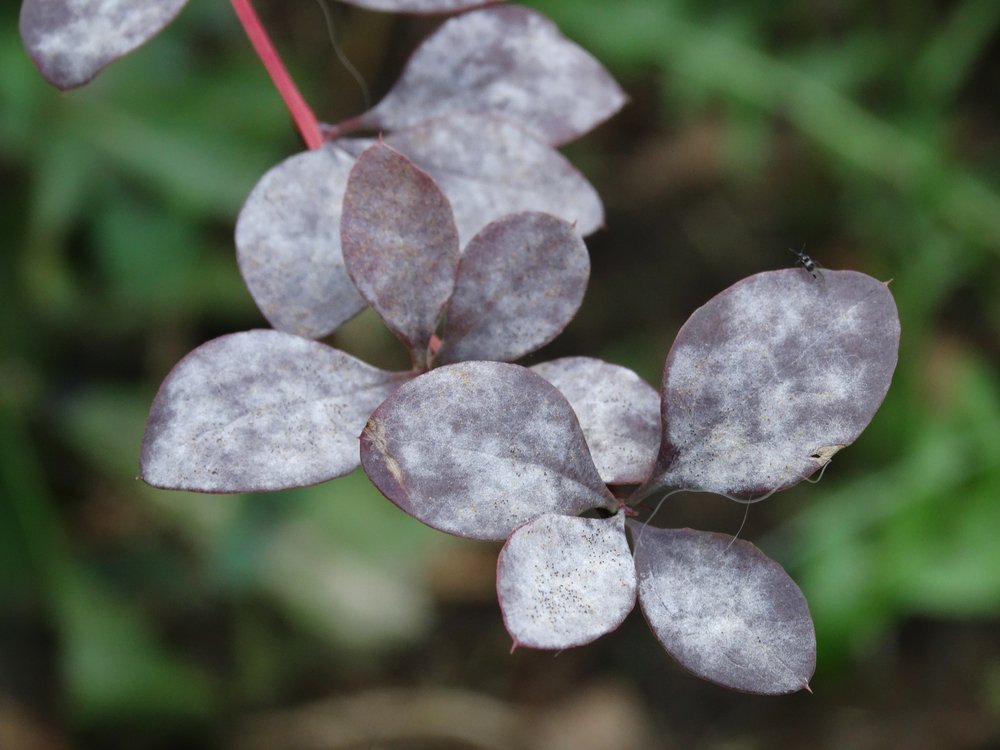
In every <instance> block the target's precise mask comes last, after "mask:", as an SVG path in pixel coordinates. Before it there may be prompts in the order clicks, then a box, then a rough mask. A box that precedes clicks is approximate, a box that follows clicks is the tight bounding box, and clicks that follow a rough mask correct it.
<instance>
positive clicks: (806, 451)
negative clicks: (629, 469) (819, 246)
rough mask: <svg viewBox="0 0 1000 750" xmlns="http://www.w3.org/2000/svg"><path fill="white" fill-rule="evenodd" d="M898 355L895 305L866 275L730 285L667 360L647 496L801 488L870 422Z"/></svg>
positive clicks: (765, 278) (784, 275)
mask: <svg viewBox="0 0 1000 750" xmlns="http://www.w3.org/2000/svg"><path fill="white" fill-rule="evenodd" d="M898 348H899V318H898V315H897V313H896V305H895V303H894V302H893V299H892V295H891V294H890V293H889V290H888V288H887V287H886V285H885V284H884V283H882V282H880V281H877V280H876V279H873V278H872V277H870V276H866V275H864V274H861V273H857V272H855V271H829V270H824V271H823V272H822V276H820V277H819V278H818V279H814V278H812V276H811V275H810V274H809V273H807V272H806V271H804V270H802V269H786V270H783V271H772V272H769V273H761V274H757V275H755V276H751V277H749V278H747V279H744V280H743V281H741V282H739V283H737V284H735V285H734V286H732V287H730V288H729V289H727V290H726V291H724V292H722V293H721V294H718V295H717V296H715V297H714V298H713V299H712V300H710V301H709V302H708V303H707V304H706V305H704V306H703V307H701V308H699V309H698V310H697V311H695V313H694V315H692V316H691V317H690V319H688V321H687V323H685V324H684V326H683V328H681V330H680V333H678V335H677V339H676V341H675V342H674V346H673V348H672V349H671V350H670V354H669V355H668V356H667V362H666V366H665V368H664V376H663V389H662V394H663V405H662V411H661V417H662V420H663V425H664V436H663V442H662V444H661V446H660V455H659V458H658V459H657V470H656V474H657V476H656V478H655V479H654V480H653V481H651V482H650V487H656V488H663V487H675V488H681V487H684V488H692V489H698V490H709V491H713V492H720V493H728V494H734V495H741V496H744V497H750V496H753V495H757V494H761V493H767V492H770V491H772V490H775V489H781V488H784V487H788V486H791V485H793V484H795V483H796V482H798V481H800V480H802V479H805V478H806V477H808V476H809V475H811V474H812V473H814V472H815V471H816V470H817V469H819V468H821V467H822V466H824V465H826V463H828V462H829V460H830V457H831V456H833V454H834V453H836V452H837V451H838V450H840V449H841V448H843V447H844V446H846V445H848V444H850V443H852V442H853V441H854V440H855V439H856V438H857V437H858V435H859V434H860V433H861V431H862V430H864V428H865V427H866V426H867V425H868V423H869V422H870V421H871V419H872V417H873V416H874V414H875V411H876V410H877V409H878V407H879V405H880V404H881V403H882V399H883V398H884V397H885V393H886V391H887V390H888V388H889V382H890V380H891V379H892V373H893V370H894V369H895V367H896V354H897V351H898ZM645 494H648V493H645Z"/></svg>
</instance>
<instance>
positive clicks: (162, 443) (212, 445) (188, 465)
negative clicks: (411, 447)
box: [141, 330, 407, 492]
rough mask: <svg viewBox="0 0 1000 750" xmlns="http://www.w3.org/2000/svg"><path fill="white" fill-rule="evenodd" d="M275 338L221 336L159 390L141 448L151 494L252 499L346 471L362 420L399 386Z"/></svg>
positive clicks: (310, 347)
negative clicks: (249, 495) (160, 490)
mask: <svg viewBox="0 0 1000 750" xmlns="http://www.w3.org/2000/svg"><path fill="white" fill-rule="evenodd" d="M406 376H407V374H405V373H402V374H401V373H392V372H386V371H384V370H378V369H376V368H374V367H369V366H368V365H366V364H365V363H363V362H360V361H358V360H356V359H354V358H353V357H351V356H349V355H347V354H344V353H343V352H340V351H337V350H336V349H331V348H330V347H328V346H325V345H323V344H320V343H318V342H315V341H310V340H308V339H304V338H300V337H298V336H293V335H292V334H290V333H281V332H279V331H268V330H261V331H246V332H243V333H234V334H231V335H228V336H222V337H221V338H217V339H215V340H213V341H209V342H208V343H206V344H203V345H202V346H200V347H198V348H197V349H195V350H194V351H193V352H191V353H190V354H188V355H187V356H186V357H185V358H184V359H182V360H181V361H180V362H179V363H178V364H177V366H176V367H174V369H173V370H172V371H171V372H170V374H169V375H168V376H167V378H166V379H165V380H164V381H163V385H161V386H160V391H159V393H157V394H156V399H155V400H154V401H153V406H152V408H151V410H150V413H149V421H148V422H147V424H146V434H145V436H144V437H143V441H142V457H141V477H142V479H144V480H145V481H146V482H148V483H149V484H151V485H153V486H155V487H165V488H169V489H178V490H195V491H198V492H254V491H262V490H277V489H283V488H286V487H300V486H303V485H307V484H315V483H317V482H323V481H325V480H327V479H332V478H333V477H338V476H341V475H343V474H346V473H348V472H349V471H352V470H353V469H354V468H356V467H357V465H358V458H359V456H358V433H359V432H360V431H361V428H362V427H363V426H364V424H365V420H366V419H368V415H369V414H371V412H372V410H373V409H374V408H375V407H376V406H378V405H379V404H380V403H381V402H382V401H383V400H384V399H385V398H386V397H387V396H388V395H389V394H390V393H392V391H393V390H395V389H396V387H397V386H398V385H399V383H400V382H401V380H402V379H403V378H405V377H406Z"/></svg>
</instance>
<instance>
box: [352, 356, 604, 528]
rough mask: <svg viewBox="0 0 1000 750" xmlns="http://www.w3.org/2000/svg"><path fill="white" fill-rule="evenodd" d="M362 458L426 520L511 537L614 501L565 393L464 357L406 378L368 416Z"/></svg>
mask: <svg viewBox="0 0 1000 750" xmlns="http://www.w3.org/2000/svg"><path fill="white" fill-rule="evenodd" d="M361 464H362V466H364V469H365V472H366V473H367V474H368V476H369V478H370V479H371V480H372V482H373V483H374V484H375V486H376V487H378V488H379V490H380V491H381V492H382V494H384V495H385V496H386V497H388V498H389V499H390V500H392V502H394V503H395V504H396V505H398V506H399V507H400V508H402V509H403V510H404V511H406V512H407V513H409V514H410V515H412V516H414V517H415V518H417V519H418V520H420V521H423V522H424V523H426V524H427V525H428V526H433V527H434V528H436V529H440V530H442V531H447V532H449V533H451V534H457V535H459V536H466V537H471V538H474V539H505V538H506V537H507V536H508V535H509V534H510V532H511V531H512V530H513V529H514V528H515V527H517V526H519V525H520V524H522V523H524V522H525V521H529V520H531V519H532V518H535V517H537V516H539V515H541V514H543V513H562V514H565V515H570V514H576V513H580V512H582V511H584V510H588V509H590V508H596V507H603V508H607V509H609V510H614V509H616V508H617V502H616V501H615V499H614V497H612V495H611V493H610V492H608V490H607V487H605V486H604V483H603V482H602V481H601V477H600V475H598V473H597V469H596V468H595V467H594V462H593V461H592V460H591V459H590V454H589V453H588V452H587V444H586V441H585V440H584V437H583V432H582V431H581V430H580V426H579V424H578V422H577V420H576V416H574V414H573V410H572V408H570V405H569V404H568V403H567V402H566V399H565V398H563V396H562V394H560V393H559V391H557V390H556V389H555V387H554V386H552V385H551V384H549V382H548V381H546V380H545V379H544V378H542V377H541V376H539V375H535V374H534V373H533V372H531V371H529V370H526V369H525V368H523V367H518V366H516V365H508V364H503V363H499V362H464V363H462V364H457V365H447V366H445V367H441V368H438V369H436V370H432V371H430V372H429V373H427V374H425V375H421V376H420V377H418V378H416V379H415V380H413V381H411V382H410V383H407V384H406V385H404V386H403V387H401V388H400V389H399V390H398V391H396V392H395V393H394V394H393V395H392V397H391V398H389V399H387V400H386V401H385V403H383V404H382V405H381V406H380V407H379V408H378V409H376V410H375V413H374V414H372V416H371V418H370V419H369V420H368V425H367V426H366V427H365V430H364V432H363V433H362V435H361Z"/></svg>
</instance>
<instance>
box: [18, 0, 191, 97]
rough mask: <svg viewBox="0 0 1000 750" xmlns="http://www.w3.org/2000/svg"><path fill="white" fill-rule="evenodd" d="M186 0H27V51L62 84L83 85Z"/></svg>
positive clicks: (140, 41)
mask: <svg viewBox="0 0 1000 750" xmlns="http://www.w3.org/2000/svg"><path fill="white" fill-rule="evenodd" d="M186 2H187V0H24V1H23V2H22V4H21V20H20V29H21V37H22V38H23V39H24V44H25V47H26V48H27V50H28V53H29V54H30V55H31V57H32V59H34V61H35V63H36V64H37V65H38V67H39V69H40V70H41V71H42V74H43V75H44V76H45V77H46V78H47V79H48V80H49V81H50V82H51V83H53V84H55V85H56V86H58V87H59V88H63V89H67V88H73V87H74V86H80V85H82V84H84V83H86V82H87V81H89V80H90V79H91V78H93V77H94V76H95V75H97V73H98V72H100V70H101V68H103V67H104V66H105V65H107V64H108V63H110V62H113V61H114V60H116V59H118V58H119V57H121V56H122V55H124V54H126V53H128V52H131V51H132V50H134V49H135V48H136V47H138V46H140V45H141V44H143V43H144V42H146V41H148V40H149V39H150V38H151V37H153V36H155V35H156V34H157V33H158V32H159V31H160V30H161V29H162V28H163V27H164V26H166V25H167V24H168V23H170V21H172V20H173V18H174V16H176V15H177V13H178V12H180V9H181V8H183V7H184V5H185V4H186Z"/></svg>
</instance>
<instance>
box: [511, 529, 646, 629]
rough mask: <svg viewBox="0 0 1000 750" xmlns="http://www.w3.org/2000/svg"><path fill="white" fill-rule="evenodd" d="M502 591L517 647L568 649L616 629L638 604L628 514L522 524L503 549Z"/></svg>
mask: <svg viewBox="0 0 1000 750" xmlns="http://www.w3.org/2000/svg"><path fill="white" fill-rule="evenodd" d="M497 594H498V596H499V599H500V608H501V609H502V610H503V618H504V624H505V625H506V626H507V632H509V633H510V635H511V637H512V638H513V639H514V643H515V645H517V646H527V647H529V648H549V649H561V648H570V647H571V646H580V645H583V644H584V643H589V642H590V641H593V640H594V639H595V638H599V637H600V636H602V635H604V634H605V633H609V632H611V631H612V630H614V629H615V628H617V627H618V626H619V625H621V623H622V621H623V620H624V619H625V617H626V616H627V615H628V613H629V612H631V611H632V608H633V607H634V606H635V597H636V574H635V565H634V563H633V562H632V553H631V551H630V550H629V547H628V541H627V540H626V538H625V517H624V516H623V515H622V514H618V515H616V516H614V517H612V518H607V519H593V518H574V517H571V516H561V515H544V516H541V517H539V518H536V519H535V520H534V521H531V522H530V523H527V524H525V525H524V526H520V527H519V528H517V529H516V530H515V531H514V533H513V534H511V536H510V538H509V539H508V540H507V544H505V545H504V548H503V550H502V551H501V552H500V559H499V562H498V564H497Z"/></svg>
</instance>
